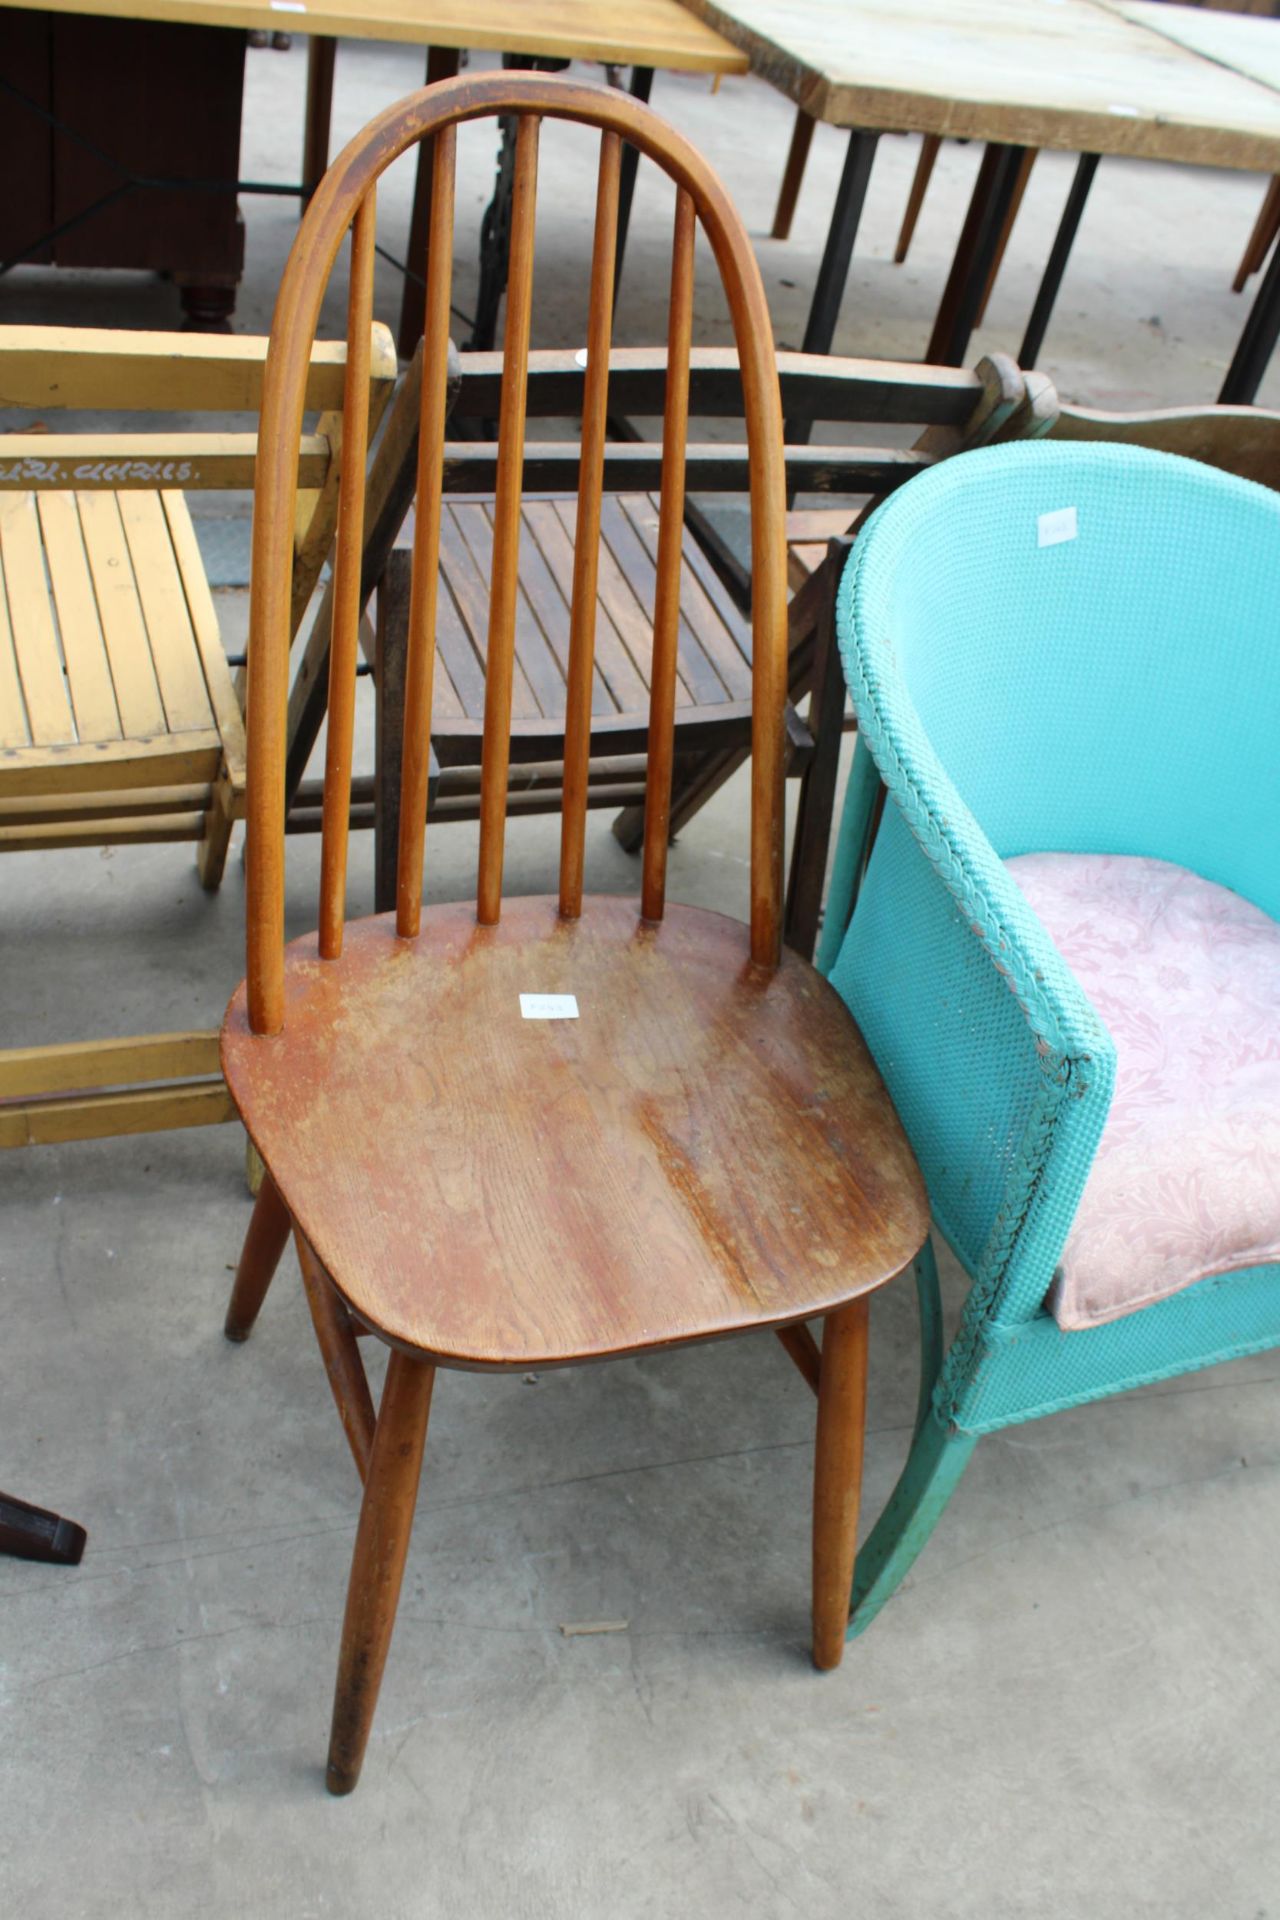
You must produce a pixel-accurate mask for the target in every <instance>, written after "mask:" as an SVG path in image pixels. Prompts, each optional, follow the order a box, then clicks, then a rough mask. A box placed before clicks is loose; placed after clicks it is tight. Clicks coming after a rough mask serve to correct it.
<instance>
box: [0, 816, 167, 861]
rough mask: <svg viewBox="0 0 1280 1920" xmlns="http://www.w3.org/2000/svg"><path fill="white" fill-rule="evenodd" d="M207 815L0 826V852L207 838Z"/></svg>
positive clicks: (107, 817) (115, 845) (100, 819)
mask: <svg viewBox="0 0 1280 1920" xmlns="http://www.w3.org/2000/svg"><path fill="white" fill-rule="evenodd" d="M204 818H205V817H204V814H203V813H202V812H201V813H148V814H132V813H130V814H122V815H120V816H119V817H118V818H113V817H111V816H109V815H108V816H104V817H101V818H99V819H96V820H91V821H85V820H65V821H59V822H52V821H51V822H46V823H45V824H44V825H43V826H26V827H16V826H15V827H10V826H0V851H3V852H6V853H18V852H21V851H23V850H31V849H33V848H36V847H124V846H131V845H132V844H133V842H134V841H138V840H141V841H145V842H146V843H147V844H148V845H151V844H152V843H155V844H157V845H159V844H164V843H167V842H170V841H175V842H176V841H180V840H200V839H202V838H203V837H204Z"/></svg>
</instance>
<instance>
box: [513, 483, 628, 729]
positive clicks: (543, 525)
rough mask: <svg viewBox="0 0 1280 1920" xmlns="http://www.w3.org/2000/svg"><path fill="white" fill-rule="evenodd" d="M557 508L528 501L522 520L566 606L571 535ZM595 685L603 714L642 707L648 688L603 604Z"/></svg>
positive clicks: (570, 583)
mask: <svg viewBox="0 0 1280 1920" xmlns="http://www.w3.org/2000/svg"><path fill="white" fill-rule="evenodd" d="M558 506H559V503H558V502H556V501H552V500H529V501H527V502H526V504H525V510H524V518H525V524H526V526H527V527H528V529H529V531H530V533H532V534H533V536H534V538H535V540H536V541H537V545H538V551H539V553H540V554H541V555H542V558H543V559H544V560H545V562H546V564H547V568H548V571H549V572H550V574H551V576H552V578H553V579H554V580H555V582H556V585H557V586H558V587H559V589H560V591H561V593H562V594H563V596H564V600H565V604H566V606H567V605H568V604H569V602H570V600H571V599H572V598H573V535H572V532H571V530H570V527H569V526H567V525H566V524H565V521H564V520H562V519H561V517H560V514H559V512H558V510H557V509H558ZM595 683H596V686H597V688H599V689H602V690H603V692H604V693H605V696H606V700H607V705H606V706H605V708H604V711H605V712H608V711H609V710H610V709H611V708H612V709H616V710H617V711H618V712H624V713H625V712H627V711H630V712H634V711H635V710H636V708H637V707H639V706H643V704H644V701H645V699H646V696H647V690H648V685H649V677H648V663H647V661H646V671H645V673H644V676H643V677H641V675H640V674H639V672H638V671H637V669H636V665H635V662H634V661H633V660H632V658H631V655H630V654H629V653H628V652H627V649H626V647H625V646H624V645H623V641H622V636H621V634H619V632H618V630H617V628H616V627H615V625H614V623H613V620H612V617H611V615H610V613H609V609H608V607H607V606H604V605H602V606H600V608H599V613H598V615H597V620H596V635H595Z"/></svg>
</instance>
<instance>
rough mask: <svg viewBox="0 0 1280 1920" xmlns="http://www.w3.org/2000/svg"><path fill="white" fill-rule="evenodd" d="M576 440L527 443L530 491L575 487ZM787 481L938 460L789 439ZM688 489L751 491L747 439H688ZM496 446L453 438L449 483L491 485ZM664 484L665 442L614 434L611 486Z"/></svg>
mask: <svg viewBox="0 0 1280 1920" xmlns="http://www.w3.org/2000/svg"><path fill="white" fill-rule="evenodd" d="M578 454H579V447H578V442H577V441H576V440H531V441H529V442H528V443H527V444H526V446H525V450H524V478H523V485H524V491H525V492H526V493H531V494H539V493H542V494H545V493H557V494H566V495H568V494H573V493H574V492H575V490H576V487H577V471H578ZM786 462H787V464H786V478H787V485H788V487H789V488H791V489H792V490H793V491H795V492H797V493H888V492H890V491H891V490H892V489H893V488H894V487H897V486H901V484H902V482H903V481H904V480H910V479H911V477H912V476H913V474H917V473H921V472H923V471H924V469H925V468H926V467H928V466H931V465H932V464H933V460H932V456H931V455H929V454H927V453H920V452H917V451H916V450H915V449H914V448H894V447H857V446H812V447H809V446H795V445H793V446H789V447H788V448H787V450H786ZM685 466H686V475H687V484H688V490H689V492H690V493H699V492H705V493H746V492H747V491H748V489H749V487H750V482H751V462H750V460H749V459H748V457H747V450H746V447H745V446H741V445H737V444H734V443H727V442H717V441H706V442H699V441H690V443H689V447H688V451H687V454H686V459H685ZM497 471H498V450H497V447H496V446H495V445H494V443H493V442H492V441H485V440H454V441H450V442H449V443H448V445H447V446H446V448H445V463H444V490H445V492H446V493H449V494H468V493H471V494H476V493H492V492H493V488H494V481H495V479H496V476H497ZM661 484H662V449H661V448H660V447H659V446H658V445H657V444H656V443H655V442H653V441H646V440H630V441H618V440H614V441H610V443H609V444H608V445H607V446H606V448H605V455H604V485H605V490H606V492H608V493H647V492H650V491H651V490H653V489H655V488H657V487H660V486H661Z"/></svg>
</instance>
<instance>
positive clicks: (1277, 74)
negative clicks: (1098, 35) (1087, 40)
mask: <svg viewBox="0 0 1280 1920" xmlns="http://www.w3.org/2000/svg"><path fill="white" fill-rule="evenodd" d="M1101 4H1102V5H1103V6H1105V7H1107V8H1108V10H1109V11H1110V12H1112V13H1118V14H1120V15H1121V16H1122V18H1124V19H1125V20H1129V21H1131V22H1132V23H1133V25H1134V26H1138V27H1146V28H1148V29H1149V30H1150V31H1151V32H1152V33H1159V34H1163V35H1164V36H1165V38H1166V39H1169V40H1176V41H1177V42H1178V44H1179V46H1182V47H1186V48H1187V49H1188V50H1189V51H1190V52H1192V53H1199V54H1202V55H1203V56H1204V58H1205V59H1206V60H1214V61H1216V62H1217V63H1218V65H1219V66H1223V67H1230V69H1231V71H1232V72H1233V73H1240V74H1244V75H1245V76H1246V77H1247V78H1248V79H1250V80H1259V81H1261V82H1262V85H1263V86H1264V87H1270V88H1272V90H1273V91H1280V24H1278V23H1277V21H1276V19H1275V17H1274V16H1273V15H1269V14H1248V13H1219V12H1218V11H1217V10H1216V9H1213V10H1210V9H1208V8H1205V7H1196V6H1190V7H1171V6H1169V5H1168V4H1167V0H1159V3H1158V4H1155V3H1154V0H1101Z"/></svg>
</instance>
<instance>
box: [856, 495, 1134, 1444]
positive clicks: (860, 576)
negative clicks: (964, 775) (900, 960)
mask: <svg viewBox="0 0 1280 1920" xmlns="http://www.w3.org/2000/svg"><path fill="white" fill-rule="evenodd" d="M889 504H891V503H886V505H889ZM883 511H884V509H883V508H882V509H881V512H883ZM875 517H876V518H878V517H879V516H878V515H877V516H875ZM869 531H870V528H868V532H869ZM873 551H874V542H870V541H868V540H867V539H866V538H865V536H864V539H863V540H862V541H860V542H859V543H858V545H857V546H856V547H855V548H854V551H853V553H852V555H851V557H850V560H849V564H848V565H847V567H846V569H845V572H844V575H843V578H842V580H841V582H840V586H839V589H838V593H837V601H836V625H837V634H838V638H839V645H840V652H841V659H842V661H843V664H844V669H845V677H846V680H847V682H848V685H849V690H850V693H851V695H852V697H853V701H854V705H855V708H856V710H857V714H858V726H859V730H860V732H861V735H862V738H863V739H864V741H865V742H866V745H867V747H868V750H869V751H870V753H871V754H872V756H873V758H874V759H875V762H876V765H877V767H878V768H879V770H880V775H881V778H882V779H883V780H884V782H885V785H886V787H887V788H888V790H889V792H890V793H891V794H892V796H893V799H894V801H895V803H896V805H897V806H898V807H899V809H900V810H901V812H902V815H903V817H904V819H905V821H906V824H907V827H908V829H909V831H910V832H911V834H912V837H913V838H914V840H915V841H916V844H917V845H918V847H919V848H920V850H921V852H922V854H923V855H924V856H925V858H926V859H927V860H928V861H929V863H930V865H931V866H932V867H933V868H934V870H935V872H936V873H937V875H938V878H939V880H940V881H941V883H942V885H943V886H944V887H945V888H946V890H947V892H948V893H949V894H950V896H951V897H952V899H953V900H954V901H955V903H956V906H957V908H958V910H959V912H960V914H961V915H962V917H963V921H964V924H965V926H966V927H967V928H968V930H969V932H970V933H971V934H972V936H973V937H974V938H975V939H976V940H977V941H978V942H979V944H980V945H981V947H982V948H983V949H984V950H985V952H986V953H987V955H988V956H989V958H990V960H991V963H992V965H993V966H994V968H995V970H996V971H997V973H998V974H999V976H1000V978H1001V979H1002V980H1003V981H1004V982H1005V984H1006V986H1007V987H1008V989H1009V991H1010V993H1011V994H1012V995H1013V997H1014V999H1015V1001H1016V1003H1017V1005H1018V1007H1019V1009H1020V1011H1021V1013H1022V1015H1023V1017H1024V1019H1025V1020H1026V1022H1027V1027H1028V1038H1029V1041H1030V1043H1031V1045H1032V1046H1033V1048H1034V1052H1035V1058H1036V1064H1037V1066H1038V1068H1039V1072H1040V1083H1039V1091H1038V1093H1037V1094H1036V1096H1035V1099H1034V1104H1033V1109H1032V1112H1031V1114H1030V1116H1029V1119H1028V1121H1027V1124H1026V1127H1025V1129H1024V1131H1023V1134H1022V1137H1021V1140H1020V1141H1019V1145H1018V1149H1017V1152H1016V1154H1015V1156H1014V1160H1013V1164H1012V1166H1011V1168H1010V1171H1009V1176H1008V1180H1007V1183H1006V1193H1005V1198H1004V1200H1003V1201H1002V1202H1001V1204H1000V1206H999V1208H998V1210H997V1213H996V1216H995V1219H994V1221H993V1223H992V1227H991V1230H990V1233H989V1234H988V1237H987V1241H986V1243H985V1245H984V1247H983V1250H982V1253H981V1255H980V1257H979V1259H978V1261H977V1262H976V1265H975V1266H974V1267H973V1268H972V1272H973V1284H972V1287H971V1289H970V1292H969V1296H968V1300H967V1302H966V1305H965V1311H964V1315H963V1318H962V1322H961V1325H960V1328H959V1330H958V1332H957V1335H956V1338H955V1340H954V1341H953V1342H952V1345H951V1348H950V1350H949V1352H948V1355H947V1359H946V1361H945V1363H944V1366H943V1369H942V1372H941V1374H940V1375H939V1378H938V1382H937V1384H936V1386H935V1389H934V1395H933V1404H934V1407H935V1409H936V1411H937V1413H938V1416H939V1418H941V1419H942V1420H944V1421H945V1422H947V1423H948V1424H950V1423H951V1422H952V1421H955V1420H956V1419H957V1414H958V1412H959V1411H960V1408H961V1403H962V1400H963V1396H964V1390H965V1387H966V1384H967V1379H968V1376H970V1375H971V1374H972V1372H973V1368H974V1363H975V1361H976V1359H977V1357H978V1355H979V1353H980V1350H981V1349H982V1347H983V1346H985V1345H987V1344H988V1343H989V1336H990V1333H991V1332H992V1331H994V1330H995V1329H996V1328H997V1327H1005V1326H1008V1325H1010V1324H1015V1323H1017V1322H1018V1321H1021V1320H1026V1319H1028V1318H1029V1317H1030V1316H1031V1315H1033V1314H1035V1313H1036V1312H1038V1311H1039V1310H1040V1306H1041V1303H1042V1301H1043V1298H1044V1294H1045V1291H1046V1290H1047V1288H1048V1285H1049V1283H1050V1280H1051V1279H1052V1272H1053V1265H1054V1262H1055V1261H1056V1257H1057V1253H1058V1252H1059V1251H1060V1249H1061V1246H1062V1244H1063V1242H1064V1241H1065V1239H1066V1235H1067V1231H1068V1229H1069V1227H1070V1223H1071V1219H1072V1217H1073V1215H1074V1212H1075V1206H1076V1203H1077V1201H1078V1198H1079V1193H1080V1190H1081V1189H1082V1188H1083V1185H1084V1181H1085V1178H1086V1176H1087V1174H1088V1170H1089V1167H1090V1165H1091V1163H1092V1160H1093V1157H1094V1153H1095V1151H1096V1146H1097V1140H1098V1137H1099V1135H1100V1134H1101V1131H1102V1124H1103V1122H1104V1121H1105V1115H1106V1107H1107V1106H1109V1105H1110V1096H1111V1090H1112V1086H1113V1083H1114V1075H1115V1050H1114V1047H1113V1045H1112V1042H1111V1040H1110V1036H1109V1035H1108V1034H1107V1032H1106V1029H1105V1027H1104V1026H1103V1025H1102V1023H1101V1021H1100V1020H1099V1019H1098V1017H1097V1015H1096V1014H1095V1013H1094V1010H1093V1008H1092V1007H1091V1006H1090V1005H1089V1002H1088V1000H1087V999H1086V998H1085V996H1084V994H1083V992H1082V991H1081V990H1080V988H1079V987H1078V985H1077V983H1076V982H1075V980H1074V978H1073V977H1072V975H1071V974H1070V973H1069V971H1068V970H1067V968H1066V966H1065V963H1064V962H1063V961H1062V959H1061V957H1060V956H1059V954H1058V953H1057V950H1056V949H1055V948H1054V947H1053V946H1052V944H1051V942H1050V941H1049V939H1048V936H1047V934H1046V933H1045V932H1044V930H1043V928H1042V927H1041V926H1040V924H1039V922H1038V921H1036V920H1035V917H1034V915H1033V914H1032V913H1031V911H1030V909H1029V908H1028V907H1026V905H1025V903H1024V902H1023V901H1022V896H1021V895H1020V894H1019V893H1018V890H1017V888H1016V886H1015V884H1014V882H1013V881H1012V880H1011V879H1009V877H1008V875H1007V874H1006V872H1005V870H1004V868H1003V866H1002V865H1001V864H1000V862H999V860H998V858H997V856H996V854H995V853H994V850H989V853H990V872H989V873H987V874H984V873H982V872H981V871H980V869H979V868H978V867H977V866H976V865H975V864H974V861H973V858H972V854H971V851H970V849H969V848H967V847H966V846H965V845H964V842H963V836H962V833H961V832H959V831H957V827H958V823H960V822H963V823H964V828H965V829H966V830H967V833H968V836H969V840H970V843H971V845H972V844H973V843H976V844H977V845H978V846H980V847H985V846H986V841H985V836H984V835H983V834H982V830H981V828H980V827H979V825H978V823H977V821H976V820H975V819H974V818H973V816H972V814H971V813H970V812H969V809H968V808H967V807H966V806H965V805H964V802H963V801H962V800H961V798H960V795H959V793H958V792H957V791H956V789H955V787H954V785H953V784H952V782H951V781H950V779H949V778H948V776H947V775H946V773H945V770H944V769H943V768H942V766H941V764H940V763H939V762H938V760H937V757H936V755H935V753H934V751H933V748H932V746H931V744H930V743H929V741H928V738H927V736H926V735H925V733H924V731H923V728H922V726H921V723H920V721H919V719H918V717H917V716H916V714H915V710H914V707H913V706H912V704H911V701H910V698H909V696H908V695H907V692H906V689H905V687H904V685H903V684H902V681H901V678H900V676H899V675H898V673H897V672H896V670H895V669H894V667H893V665H892V656H891V655H888V654H887V650H886V649H884V648H883V646H882V647H881V648H880V649H879V651H880V652H881V654H882V655H883V656H884V658H885V659H887V660H888V661H889V663H890V664H889V665H888V669H887V671H885V670H883V664H882V662H878V661H877V659H876V658H875V656H874V654H872V655H871V656H870V657H869V653H868V649H866V648H865V647H864V646H863V644H862V635H863V632H864V630H865V625H870V626H872V627H873V628H874V630H875V631H876V632H877V635H878V636H882V635H883V630H884V624H885V622H884V621H883V619H878V618H876V617H875V614H876V613H878V611H879V609H874V610H872V609H869V608H868V606H867V604H866V593H865V581H864V572H865V564H866V556H867V554H868V553H869V552H873ZM869 614H870V618H869ZM1000 895H1004V896H1005V898H1004V900H1003V901H1002V900H1001V899H1000V898H999V896H1000ZM1010 909H1012V911H1011V910H1010ZM1037 948H1038V949H1039V952H1037V951H1036V949H1037ZM1090 1094H1092V1095H1094V1096H1095V1099H1096V1098H1097V1097H1101V1098H1102V1099H1103V1100H1104V1101H1105V1104H1104V1105H1102V1107H1101V1108H1100V1111H1099V1112H1098V1116H1097V1118H1096V1120H1094V1121H1093V1123H1092V1124H1089V1125H1084V1124H1083V1123H1084V1121H1085V1117H1086V1114H1085V1109H1084V1108H1083V1107H1082V1106H1081V1105H1080V1103H1081V1102H1083V1101H1085V1099H1086V1096H1088V1095H1090ZM1093 1104H1094V1103H1093V1102H1092V1101H1091V1102H1089V1105H1090V1106H1092V1105H1093ZM1073 1116H1079V1123H1080V1124H1078V1125H1072V1124H1071V1122H1072V1118H1073ZM1090 1117H1091V1116H1090ZM1073 1135H1078V1136H1079V1137H1077V1138H1074V1139H1073V1138H1072V1137H1071V1136H1073ZM1051 1156H1052V1157H1056V1158H1058V1159H1059V1163H1060V1177H1059V1179H1058V1180H1056V1181H1055V1183H1054V1193H1053V1198H1052V1200H1051V1202H1050V1204H1049V1206H1048V1208H1047V1209H1046V1208H1045V1207H1043V1206H1042V1205H1041V1204H1040V1203H1041V1200H1042V1190H1043V1182H1044V1174H1045V1169H1046V1167H1047V1166H1048V1163H1049V1161H1050V1158H1051ZM1072 1176H1074V1177H1072ZM966 1264H967V1263H966Z"/></svg>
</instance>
